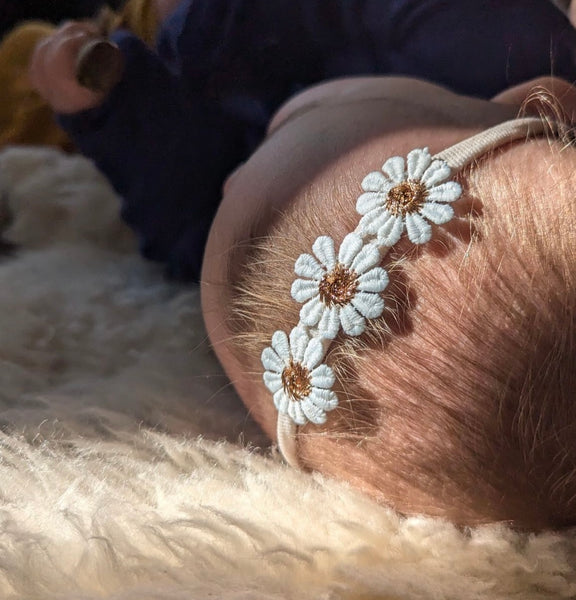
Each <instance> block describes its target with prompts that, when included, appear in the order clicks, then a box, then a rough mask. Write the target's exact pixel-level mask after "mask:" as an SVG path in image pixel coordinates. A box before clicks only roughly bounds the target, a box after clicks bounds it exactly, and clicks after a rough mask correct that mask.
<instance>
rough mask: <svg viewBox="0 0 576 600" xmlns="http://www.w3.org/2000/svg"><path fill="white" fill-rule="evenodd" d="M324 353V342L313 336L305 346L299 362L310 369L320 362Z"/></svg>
mask: <svg viewBox="0 0 576 600" xmlns="http://www.w3.org/2000/svg"><path fill="white" fill-rule="evenodd" d="M324 354H325V352H324V344H323V343H322V340H321V339H320V338H316V337H313V338H312V339H311V340H310V341H309V342H308V345H307V346H306V349H305V351H304V356H303V357H302V361H301V362H302V364H303V365H304V366H305V367H306V368H308V369H310V370H312V369H314V368H315V367H317V366H318V365H319V364H320V363H321V362H322V359H323V358H324Z"/></svg>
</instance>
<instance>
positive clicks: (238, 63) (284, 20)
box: [60, 0, 576, 279]
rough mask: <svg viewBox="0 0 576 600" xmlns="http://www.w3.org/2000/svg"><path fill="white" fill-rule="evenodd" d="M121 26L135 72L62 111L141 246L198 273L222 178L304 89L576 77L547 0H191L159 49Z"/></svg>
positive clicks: (486, 93) (486, 91) (468, 86)
mask: <svg viewBox="0 0 576 600" xmlns="http://www.w3.org/2000/svg"><path fill="white" fill-rule="evenodd" d="M114 40H115V41H116V42H117V43H118V45H119V46H120V48H121V50H122V51H123V53H124V54H125V57H126V72H125V77H124V79H123V81H122V82H121V83H120V84H119V85H118V86H117V87H116V88H115V90H114V91H113V93H112V94H111V96H110V98H109V99H108V100H107V101H106V103H105V104H104V105H103V106H102V107H99V108H98V109H95V110H91V111H87V112H85V113H80V114H76V115H72V116H66V117H61V119H60V122H61V123H62V125H63V126H64V127H65V129H66V130H67V131H68V132H69V133H70V135H71V136H72V137H73V139H74V140H75V141H76V143H77V145H78V146H79V148H80V149H81V151H82V152H84V153H85V154H86V155H88V156H89V157H91V158H93V159H94V160H95V162H96V164H97V165H98V166H99V168H100V169H101V170H102V171H103V172H104V173H105V174H106V175H107V176H108V177H109V178H110V180H111V181H112V184H113V185H114V186H115V188H116V189H117V191H118V192H119V193H120V194H121V195H122V197H123V207H122V215H123V217H124V219H125V220H126V221H127V222H128V224H129V225H131V226H132V227H133V229H134V230H135V231H136V232H137V234H138V235H139V237H140V240H141V247H142V252H143V254H144V255H145V256H147V257H148V258H150V259H154V260H158V261H162V262H164V263H166V264H167V266H168V271H169V273H170V274H171V275H173V276H176V277H181V278H186V279H197V278H198V276H199V272H200V266H201V262H202V253H203V248H204V244H205V241H206V237H207V233H208V229H209V227H210V223H211V221H212V218H213V216H214V213H215V211H216V209H217V207H218V203H219V199H220V193H221V186H222V182H223V181H224V178H225V177H226V175H227V174H228V173H229V172H230V171H231V170H232V169H233V168H234V167H235V166H236V165H237V164H238V163H239V162H241V161H243V160H245V159H246V158H247V157H248V156H249V154H250V153H251V152H252V151H253V150H254V148H255V147H256V145H257V144H258V143H259V142H260V141H261V140H262V138H263V136H264V133H265V128H266V125H267V123H268V121H269V119H270V117H271V116H272V114H273V113H274V111H275V110H276V109H277V108H278V107H279V105H280V104H281V103H282V102H283V101H285V100H286V99H287V98H288V97H289V96H291V95H292V94H294V93H295V92H297V91H298V90H301V89H302V88H304V87H307V86H309V85H311V84H315V83H318V82H319V81H322V80H325V79H329V78H333V77H341V76H348V75H367V74H389V75H410V76H415V77H420V78H423V79H427V80H431V81H434V82H436V83H439V84H443V85H445V86H447V87H449V88H451V89H452V90H454V91H456V92H460V93H464V94H469V95H472V96H477V97H481V98H488V97H490V96H492V95H494V94H496V93H497V92H499V91H501V90H503V89H505V88H507V87H509V86H511V85H514V84H517V83H520V82H523V81H526V80H527V79H531V78H533V77H537V76H540V75H550V74H554V75H558V76H560V77H564V78H565V79H568V80H569V81H572V80H574V79H576V54H575V52H576V32H575V30H574V29H573V28H572V27H571V25H570V23H569V21H568V20H567V18H566V17H565V16H564V15H563V14H562V13H561V12H560V11H559V10H558V9H557V8H555V7H554V6H553V5H552V3H551V2H550V1H549V0H506V1H505V2H503V1H502V0H184V1H183V2H182V4H181V5H180V7H179V9H178V10H177V11H176V13H175V14H174V15H173V17H172V18H171V19H170V20H169V21H168V22H167V23H166V24H165V25H164V27H163V29H162V30H161V32H160V34H159V37H158V43H157V53H153V52H151V51H150V50H148V49H147V48H146V46H145V45H144V44H143V43H142V42H140V41H139V40H138V39H137V38H135V37H134V36H132V35H131V34H129V33H127V32H122V31H120V32H117V33H115V34H114ZM239 210H241V208H239Z"/></svg>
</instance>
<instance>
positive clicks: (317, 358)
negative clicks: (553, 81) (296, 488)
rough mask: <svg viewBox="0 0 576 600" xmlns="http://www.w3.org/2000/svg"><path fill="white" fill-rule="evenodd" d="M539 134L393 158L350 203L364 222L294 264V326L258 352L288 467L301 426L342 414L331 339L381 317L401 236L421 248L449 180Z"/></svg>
mask: <svg viewBox="0 0 576 600" xmlns="http://www.w3.org/2000/svg"><path fill="white" fill-rule="evenodd" d="M545 131H546V125H545V123H544V122H543V121H542V120H541V119H538V118H524V119H516V120H513V121H507V122H505V123H501V124H500V125H497V126H495V127H492V128H490V129H487V130H486V131H483V132H482V133H479V134H477V135H475V136H472V137H470V138H468V139H466V140H464V141H462V142H459V143H458V144H455V145H454V146H451V147H450V148H448V149H446V150H444V151H442V152H440V153H439V154H436V155H434V156H431V155H430V152H429V151H428V148H421V149H416V150H412V151H411V152H409V153H408V155H407V157H406V160H405V159H404V158H403V157H400V156H394V157H392V158H389V159H388V160H387V161H386V162H385V163H384V165H383V166H382V169H381V171H374V172H371V173H368V175H366V177H364V179H363V180H362V183H361V187H362V190H363V193H362V194H361V195H360V196H359V197H358V200H357V203H356V211H357V212H358V213H359V214H360V215H361V218H360V221H359V223H358V226H357V227H356V229H355V230H354V231H353V232H352V233H349V234H348V235H347V236H346V237H345V238H344V240H343V242H342V244H341V245H340V247H339V248H338V249H336V247H335V243H334V240H333V239H332V238H331V237H329V236H327V235H322V236H320V237H318V238H316V240H315V242H314V243H313V244H312V254H301V255H300V256H299V257H298V259H297V260H296V263H295V265H294V272H295V273H296V275H297V279H295V281H294V283H293V284H292V289H291V295H292V298H293V299H294V300H295V301H296V302H299V303H301V304H302V308H301V310H300V321H299V323H298V324H297V325H296V327H294V329H292V331H291V332H290V333H289V334H287V333H286V332H284V331H276V332H275V333H274V334H273V336H272V341H271V345H270V346H269V347H267V348H265V349H264V351H263V352H262V365H263V367H264V369H265V371H264V375H263V379H264V384H265V385H266V387H267V388H268V389H269V390H270V392H271V393H272V394H273V400H274V405H275V406H276V409H277V410H278V421H277V434H278V446H279V448H280V451H281V452H282V455H283V456H284V458H285V459H286V461H287V462H288V463H289V464H291V465H293V466H299V461H298V453H297V447H296V432H297V427H298V426H299V425H305V424H306V423H308V422H310V423H313V424H315V425H321V424H324V423H325V422H326V420H327V413H328V412H330V411H331V410H334V409H335V408H336V407H337V406H338V397H337V395H336V393H335V392H334V391H333V390H332V387H333V386H334V383H335V375H334V371H333V370H332V368H331V367H330V366H328V365H327V364H325V363H324V362H323V361H324V358H325V357H326V354H327V352H328V348H329V346H330V344H331V342H332V340H333V339H334V338H335V337H336V336H337V335H338V333H339V332H340V331H343V332H344V333H345V334H346V335H350V336H358V335H360V334H362V333H363V332H364V330H365V329H366V321H369V320H371V319H376V318H377V317H379V316H380V315H381V314H382V312H383V310H384V300H383V298H382V296H381V295H380V294H381V293H382V292H383V291H384V290H385V289H386V287H387V285H388V273H387V272H386V270H385V269H383V268H382V267H380V266H379V265H380V263H381V261H382V259H383V258H384V256H385V255H386V253H387V252H388V251H389V249H390V248H391V247H392V246H393V245H394V244H396V242H398V240H399V239H400V238H401V237H402V235H403V234H404V233H406V235H407V237H408V239H409V240H410V241H411V242H412V243H414V244H424V243H426V242H428V241H429V240H430V239H431V237H432V226H431V223H433V224H435V225H443V224H445V223H447V222H448V221H450V220H451V219H452V217H453V216H454V210H453V208H452V206H451V204H452V203H453V202H455V201H456V200H458V198H460V196H461V194H462V188H461V187H460V184H458V183H457V182H456V181H453V180H451V176H452V173H453V172H457V171H459V170H461V169H462V168H463V167H464V166H466V165H468V164H470V163H471V162H472V161H473V160H474V159H476V158H478V157H479V156H481V155H483V154H485V153H486V152H488V151H489V150H492V149H495V148H497V147H499V146H502V145H504V144H506V143H508V142H511V141H514V140H518V139H522V138H524V139H526V138H528V137H535V136H539V135H543V134H544V132H545Z"/></svg>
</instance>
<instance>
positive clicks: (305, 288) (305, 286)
mask: <svg viewBox="0 0 576 600" xmlns="http://www.w3.org/2000/svg"><path fill="white" fill-rule="evenodd" d="M290 293H291V295H292V298H294V300H296V302H306V301H307V300H310V298H312V297H314V296H315V295H316V294H317V293H318V282H317V281H311V280H310V279H296V280H295V281H294V282H293V283H292V288H291V290H290Z"/></svg>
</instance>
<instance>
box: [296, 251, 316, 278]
mask: <svg viewBox="0 0 576 600" xmlns="http://www.w3.org/2000/svg"><path fill="white" fill-rule="evenodd" d="M294 273H296V275H298V276H299V277H306V278H307V279H320V277H322V266H321V265H320V264H319V263H318V261H317V260H316V259H315V258H314V257H313V256H311V255H310V254H301V255H300V256H299V257H298V259H297V260H296V263H295V264H294Z"/></svg>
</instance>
